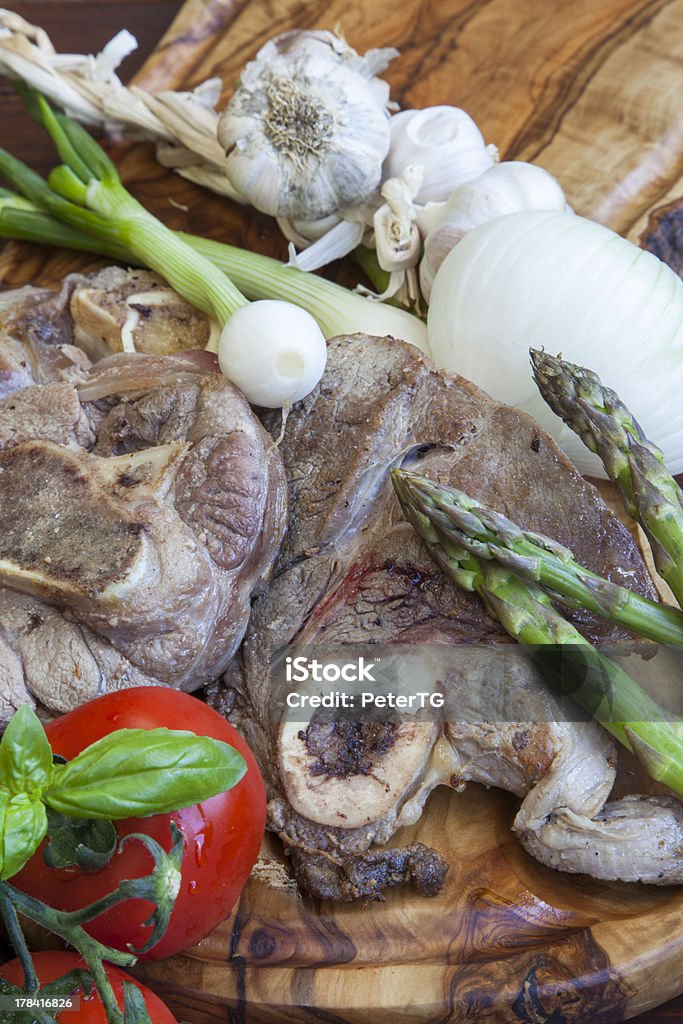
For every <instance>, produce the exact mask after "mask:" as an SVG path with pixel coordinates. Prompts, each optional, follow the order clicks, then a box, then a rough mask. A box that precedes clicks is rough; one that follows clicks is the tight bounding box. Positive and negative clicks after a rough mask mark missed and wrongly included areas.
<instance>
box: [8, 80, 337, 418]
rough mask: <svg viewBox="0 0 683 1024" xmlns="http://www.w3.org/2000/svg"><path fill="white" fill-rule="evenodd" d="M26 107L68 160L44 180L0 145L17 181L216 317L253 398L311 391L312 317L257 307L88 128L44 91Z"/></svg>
mask: <svg viewBox="0 0 683 1024" xmlns="http://www.w3.org/2000/svg"><path fill="white" fill-rule="evenodd" d="M29 107H30V109H32V111H33V112H34V113H37V114H38V116H39V119H40V120H41V121H42V123H43V125H44V127H45V128H46V129H47V131H48V133H49V134H50V136H51V138H52V140H53V142H54V143H55V146H56V147H57V151H58V153H59V155H60V157H61V158H62V160H63V161H64V163H63V164H62V165H61V166H60V167H57V168H55V169H54V170H53V171H52V172H51V174H50V176H49V178H48V181H47V182H45V181H44V180H43V179H42V178H40V176H39V175H36V174H34V173H33V172H32V171H31V170H30V169H29V168H28V167H26V166H25V165H24V164H22V163H21V162H20V161H18V160H15V159H14V158H13V157H12V156H11V155H10V154H9V153H7V152H5V151H1V150H0V172H2V173H4V174H5V176H6V177H7V178H8V179H9V181H10V182H11V183H12V184H13V185H14V186H15V188H18V189H19V190H20V191H21V192H22V193H23V195H24V196H25V197H26V198H28V199H30V200H32V201H33V202H34V203H35V204H36V205H37V206H39V207H40V208H41V209H43V210H44V211H47V212H48V213H51V214H53V215H54V216H55V217H57V218H59V219H60V220H61V221H63V222H65V223H66V224H67V225H69V227H70V228H76V229H78V230H79V231H83V232H84V233H85V234H87V235H90V236H92V237H93V238H96V239H98V240H99V241H101V242H103V243H104V246H105V247H106V251H107V252H113V253H114V254H115V255H117V256H120V255H121V254H122V253H123V252H130V253H131V254H132V255H133V257H135V259H136V262H139V263H142V264H143V265H144V266H148V267H150V268H151V269H152V270H156V271H157V272H158V273H160V274H161V275H162V276H163V277H164V278H165V279H166V280H167V281H168V283H169V284H170V285H171V286H172V287H173V288H174V289H175V290H176V291H177V292H178V293H179V294H180V295H182V296H184V298H186V299H187V300H188V302H190V303H192V305H194V306H196V307H197V308H199V309H201V310H203V311H204V312H205V313H207V314H208V315H209V316H212V317H213V318H214V319H215V320H217V321H218V323H219V325H220V327H221V328H222V330H221V335H220V340H219V342H218V346H217V351H218V361H219V365H220V367H221V370H222V371H223V373H225V375H226V376H228V377H229V378H230V379H231V380H232V381H233V382H234V383H235V384H237V385H238V386H239V387H240V388H241V389H242V391H243V392H244V393H245V395H246V397H247V398H248V399H249V401H250V402H252V403H253V404H255V405H265V406H269V407H272V408H277V407H280V406H289V405H291V404H292V403H293V402H296V401H299V400H300V399H301V398H303V397H304V396H305V395H307V394H308V393H309V391H311V390H312V388H313V387H314V386H315V385H316V384H317V383H318V381H319V380H320V377H321V376H322V374H323V371H324V369H325V362H326V358H327V349H326V345H325V339H324V337H323V335H322V333H321V331H320V328H319V327H318V325H317V323H316V321H315V319H314V318H313V317H312V316H310V315H309V314H308V313H307V312H305V311H304V310H303V309H301V308H298V307H296V306H294V305H293V304H291V303H288V302H278V303H276V304H273V303H267V304H265V305H264V306H261V307H259V308H254V306H258V305H259V304H250V303H249V302H248V300H247V299H246V298H245V296H244V295H243V294H242V293H241V292H240V291H239V289H238V288H237V287H236V286H235V285H234V284H233V282H232V281H231V280H230V278H229V277H228V276H227V275H226V274H225V273H224V272H222V271H221V270H219V269H218V268H217V267H216V266H215V265H214V264H213V263H212V262H211V261H210V260H209V259H208V258H207V257H206V256H204V255H202V254H201V253H198V252H197V251H195V250H194V249H192V248H191V247H190V246H189V245H188V244H187V242H185V241H184V240H183V239H182V238H181V237H180V236H179V235H177V234H176V233H174V232H173V231H171V230H170V229H169V228H167V227H166V226H165V225H164V224H162V223H161V221H159V220H157V218H156V217H154V216H153V215H152V214H151V213H149V211H147V210H146V209H145V208H144V206H142V204H141V203H139V202H138V201H137V199H135V198H134V197H133V196H132V195H131V194H130V193H129V192H128V191H127V189H125V188H124V186H123V184H122V183H121V180H120V178H119V175H118V172H117V170H116V167H115V166H114V164H113V163H112V161H111V160H110V159H109V157H108V156H107V155H106V153H105V152H104V151H103V150H102V149H101V148H100V146H99V145H98V144H97V143H96V142H95V140H94V139H92V138H91V137H90V135H88V133H87V132H86V131H85V129H84V128H82V127H81V126H80V125H79V124H77V123H76V122H75V121H73V120H71V119H70V118H69V117H66V116H64V115H60V114H56V113H55V112H54V111H53V110H52V109H51V107H50V106H49V104H48V103H47V102H46V101H45V100H44V99H43V97H42V96H37V97H35V96H31V97H29ZM23 212H24V213H26V210H25V209H24V211H23ZM73 240H74V239H73V236H71V239H70V243H73ZM89 248H91V247H89ZM117 250H118V252H117Z"/></svg>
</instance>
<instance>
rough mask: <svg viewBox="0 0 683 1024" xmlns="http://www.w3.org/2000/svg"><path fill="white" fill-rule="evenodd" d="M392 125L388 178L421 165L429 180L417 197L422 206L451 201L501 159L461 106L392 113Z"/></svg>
mask: <svg viewBox="0 0 683 1024" xmlns="http://www.w3.org/2000/svg"><path fill="white" fill-rule="evenodd" d="M390 128H391V145H390V147H389V152H388V154H387V158H386V160H385V162H384V171H383V177H384V179H385V180H386V179H387V178H398V177H400V176H401V175H402V174H403V173H404V171H405V169H406V167H408V166H410V165H411V164H422V166H423V167H424V179H423V182H422V186H421V188H420V191H419V192H418V194H417V195H416V197H415V201H416V202H417V203H420V204H425V203H429V202H439V201H443V200H446V199H448V197H449V196H450V195H451V193H452V192H453V191H454V189H456V188H458V186H459V185H462V184H464V183H465V182H466V181H471V180H472V178H476V177H478V176H479V175H480V174H482V173H483V172H484V171H486V170H487V169H488V168H489V167H492V166H493V165H494V164H495V163H496V161H497V160H498V150H497V148H496V147H495V146H493V145H489V146H487V145H486V143H485V142H484V136H483V135H482V134H481V132H480V131H479V129H478V128H477V126H476V124H475V123H474V121H473V120H472V118H471V117H470V116H469V114H466V113H465V111H464V110H460V109H459V108H458V107H449V106H438V107H426V108H425V109H424V110H402V111H401V112H400V113H398V114H394V115H393V117H392V118H391V122H390Z"/></svg>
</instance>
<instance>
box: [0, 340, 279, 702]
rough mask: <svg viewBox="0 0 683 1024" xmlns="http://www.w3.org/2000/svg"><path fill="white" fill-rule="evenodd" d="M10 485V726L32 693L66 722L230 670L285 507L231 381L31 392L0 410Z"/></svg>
mask: <svg viewBox="0 0 683 1024" xmlns="http://www.w3.org/2000/svg"><path fill="white" fill-rule="evenodd" d="M0 479H2V487H1V488H0V517H1V518H2V521H3V523H4V524H5V528H4V529H3V531H2V533H1V534H0V582H2V583H3V584H4V586H5V588H6V589H5V590H2V591H0V647H1V648H2V651H3V653H4V655H5V657H4V659H2V668H0V672H2V673H3V674H4V676H6V677H7V683H6V686H5V687H4V693H5V697H6V704H7V705H8V706H7V707H6V708H5V709H4V710H5V717H6V716H7V714H8V713H9V712H10V710H11V706H16V704H17V703H18V702H21V700H25V699H27V698H28V695H29V694H33V695H34V696H35V697H36V698H37V699H38V700H39V701H40V703H42V704H44V705H46V706H47V707H48V708H50V709H52V710H55V711H65V710H68V708H69V707H72V706H75V705H76V704H78V703H81V702H82V701H83V700H85V699H87V698H88V697H91V696H94V695H96V694H97V693H99V692H101V691H103V690H106V689H110V688H117V687H120V686H126V685H136V684H139V683H144V682H158V683H162V684H168V685H170V686H175V687H178V688H182V689H186V690H192V689H196V688H197V687H199V686H201V685H203V684H205V683H206V682H208V681H209V680H211V679H214V678H215V677H216V676H217V675H218V674H219V673H220V672H222V671H223V670H224V669H225V666H226V665H227V663H228V661H229V660H230V658H231V656H232V654H233V653H234V651H235V649H236V648H237V646H238V645H239V643H240V640H241V638H242V634H243V632H244V629H245V626H246V622H247V618H248V615H249V609H250V602H251V597H252V593H253V592H254V591H255V590H257V589H258V587H259V586H260V584H261V582H262V581H263V580H264V579H266V578H267V577H268V575H269V573H270V569H271V566H272V563H273V560H274V558H275V555H276V553H277V550H278V548H279V545H280V542H281V539H282V533H283V530H284V525H285V511H286V493H285V483H284V476H283V470H282V464H281V460H280V457H279V454H278V452H277V449H276V448H275V446H274V444H273V442H272V441H271V439H270V437H269V436H268V434H267V433H266V432H265V430H264V429H263V428H262V427H261V425H260V424H259V422H258V420H257V419H256V418H255V417H254V416H253V414H252V412H251V410H250V408H249V406H248V404H247V402H246V401H245V400H244V398H243V397H242V395H241V394H240V393H239V392H238V391H237V389H236V388H234V387H233V386H232V385H231V384H230V383H229V382H228V381H227V380H226V379H225V378H224V377H222V376H221V375H219V374H212V373H207V372H205V371H203V370H201V369H200V368H199V367H197V366H196V365H194V364H192V363H190V362H188V361H187V360H186V359H183V358H180V357H173V356H169V357H153V356H142V355H133V356H126V355H119V356H112V357H111V358H110V359H108V360H104V361H102V362H100V363H99V364H98V365H97V367H96V368H95V369H94V370H93V371H92V372H91V373H90V375H89V376H88V378H87V380H86V381H85V382H84V383H83V384H82V385H81V386H80V387H75V386H74V385H73V384H68V383H66V382H62V383H53V384H49V385H46V386H44V387H29V388H25V389H24V390H23V391H21V392H19V393H18V394H15V395H12V396H10V397H9V398H6V399H5V400H4V401H3V402H0ZM15 655H17V657H15ZM46 655H47V656H46Z"/></svg>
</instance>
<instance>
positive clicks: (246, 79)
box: [217, 32, 393, 220]
mask: <svg viewBox="0 0 683 1024" xmlns="http://www.w3.org/2000/svg"><path fill="white" fill-rule="evenodd" d="M331 35H332V34H331V33H307V32H301V33H295V34H292V33H287V34H286V36H285V37H284V38H283V37H278V38H277V39H275V40H272V41H271V42H270V43H267V44H266V46H265V47H263V49H262V50H261V51H260V52H259V54H258V55H257V57H256V60H254V61H252V62H251V63H250V64H248V65H247V67H246V68H245V70H244V72H243V74H242V79H241V84H240V86H239V88H238V89H237V91H236V92H235V94H234V95H233V97H232V99H231V100H230V101H229V103H228V105H227V107H226V109H225V110H224V111H223V114H222V115H221V117H220V119H219V122H218V128H217V135H218V141H219V142H220V144H221V146H223V148H224V150H225V152H226V156H227V165H226V169H227V175H228V178H229V180H230V182H231V184H232V186H233V187H234V188H235V189H236V190H237V191H238V192H239V193H240V194H241V195H243V196H244V197H245V198H246V200H247V201H248V202H250V203H251V204H252V205H253V206H255V207H256V208H257V209H259V210H261V211H262V212H263V213H268V214H271V215H272V216H276V217H285V218H289V219H293V220H297V219H302V220H316V219H319V218H322V217H327V216H328V215H330V214H333V213H335V212H336V211H338V210H340V209H342V208H344V207H347V206H352V205H354V204H357V203H360V202H362V201H363V200H364V199H365V198H366V197H367V196H368V195H370V193H372V192H373V191H374V189H375V188H376V187H377V185H378V184H379V181H380V177H381V173H382V163H383V160H384V157H385V156H386V154H387V151H388V149H389V115H388V91H389V87H388V85H387V83H386V82H381V80H380V79H376V78H373V77H372V74H373V69H374V68H375V67H377V66H378V58H377V57H376V56H375V57H372V56H371V54H368V55H366V57H365V58H362V57H360V56H359V55H358V54H357V53H356V52H355V51H354V50H351V48H350V47H347V45H346V44H345V43H343V41H339V42H338V44H335V45H332V44H331V43H330V42H329V39H328V36H331ZM332 38H336V37H332ZM340 48H341V52H339V51H340ZM392 55H393V53H392ZM382 59H383V60H384V65H382V66H385V64H386V62H387V61H388V59H390V58H388V57H387V56H386V55H385V57H384V58H382ZM381 64H382V60H379V65H381Z"/></svg>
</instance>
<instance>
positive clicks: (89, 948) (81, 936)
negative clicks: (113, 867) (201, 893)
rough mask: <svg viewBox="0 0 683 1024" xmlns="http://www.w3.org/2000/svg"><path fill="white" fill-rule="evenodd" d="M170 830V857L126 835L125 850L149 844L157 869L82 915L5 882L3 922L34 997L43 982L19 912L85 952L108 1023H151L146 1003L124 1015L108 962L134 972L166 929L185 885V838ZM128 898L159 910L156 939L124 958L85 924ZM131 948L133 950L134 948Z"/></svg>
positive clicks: (0, 888)
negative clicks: (182, 864)
mask: <svg viewBox="0 0 683 1024" xmlns="http://www.w3.org/2000/svg"><path fill="white" fill-rule="evenodd" d="M170 827H171V838H172V846H171V851H170V853H166V851H165V850H164V849H163V847H162V846H160V845H159V843H157V842H156V840H154V839H152V838H151V837H150V836H147V835H144V834H142V833H140V834H138V833H135V834H131V835H128V836H126V837H125V838H124V839H123V840H122V843H121V845H122V844H123V843H124V842H129V841H130V840H131V839H137V840H139V841H140V842H142V843H144V845H145V846H146V847H147V849H148V851H149V853H150V854H151V856H152V858H153V860H154V870H153V871H152V872H151V874H149V875H145V876H144V877H142V878H133V879H124V881H122V882H120V883H119V885H118V886H117V887H116V889H115V890H114V891H113V892H110V893H108V894H107V895H106V896H103V897H102V898H101V899H99V900H96V901H95V902H94V903H90V904H88V906H86V907H81V908H80V909H79V910H71V911H66V910H56V909H55V908H54V907H50V906H48V905H47V904H46V903H43V902H42V901H41V900H38V899H36V898H35V897H34V896H30V895H29V894H28V893H25V892H21V890H20V889H16V888H15V887H14V886H13V885H12V884H11V883H10V882H7V881H0V917H2V920H3V921H4V924H5V927H6V929H7V934H8V936H9V939H10V941H11V943H12V945H13V946H14V949H15V951H16V954H17V957H18V958H19V960H20V962H21V966H22V969H23V971H24V979H25V981H24V984H25V988H26V990H27V991H28V992H29V993H35V992H37V991H38V988H39V985H38V978H37V976H36V972H35V968H34V965H33V960H32V959H31V954H30V952H29V950H28V946H27V945H26V939H25V938H24V933H23V931H22V929H21V924H20V922H19V917H18V913H17V911H18V912H19V913H21V914H23V915H24V916H25V917H28V918H29V919H30V920H31V921H34V922H35V923H36V924H39V925H41V926H42V927H43V928H47V929H48V931H51V932H53V934H55V935H59V936H60V938H62V939H65V940H66V942H68V943H69V945H71V946H73V948H74V949H75V950H76V951H77V952H78V953H80V955H81V956H82V957H83V960H84V962H85V963H86V965H87V967H88V971H89V972H90V975H91V976H92V979H93V981H94V983H95V988H96V990H97V994H98V995H99V997H100V999H101V1001H102V1006H103V1007H104V1010H105V1013H106V1015H107V1021H108V1024H128V1020H127V1018H129V1017H130V1016H131V1014H132V1015H133V1018H134V1020H135V1024H151V1022H150V1021H149V1015H148V1014H147V1011H146V1009H145V1007H144V1001H143V1004H142V1005H137V1002H135V1005H134V1006H133V1004H131V1006H130V1010H129V1013H128V1014H125V1013H122V1012H121V1009H120V1007H119V1005H118V1003H117V1002H116V997H115V996H114V990H113V989H112V987H111V984H110V982H109V979H108V978H107V974H106V971H105V968H104V964H103V961H104V960H107V961H108V962H109V963H113V964H116V965H117V966H119V967H130V966H132V965H133V964H134V963H135V962H136V955H135V954H136V953H139V952H144V951H146V950H147V949H150V948H151V947H152V946H153V945H155V943H156V942H158V941H159V939H160V938H161V936H162V935H163V933H164V931H165V930H166V925H167V924H168V919H169V917H170V916H171V912H172V910H173V907H174V904H175V897H176V895H177V893H178V887H179V885H180V862H181V860H182V855H183V836H182V833H181V832H180V830H179V829H178V828H177V827H176V825H175V824H174V823H173V822H171V823H170ZM128 899H144V900H149V901H150V902H151V903H153V904H154V910H153V912H152V915H151V917H150V918H149V921H148V922H147V923H148V924H149V925H152V926H153V928H152V934H151V935H150V937H149V939H148V940H147V942H146V943H145V945H144V946H143V947H142V948H141V949H139V950H135V951H134V952H133V951H131V952H129V953H123V952H121V951H120V950H117V949H112V948H111V947H109V946H105V945H104V944H103V943H101V942H99V941H98V940H97V939H95V938H93V937H92V936H91V935H89V934H88V933H87V932H86V931H85V930H84V928H83V925H84V924H86V923H87V922H88V921H91V920H92V919H93V918H94V917H99V915H100V914H102V913H104V912H105V911H106V910H110V909H111V908H112V907H114V906H116V905H117V904H118V903H122V902H123V901H124V900H128ZM130 948H131V950H132V947H130ZM138 1002H139V1001H138ZM51 1019H52V1018H50V1017H49V1015H48V1016H46V1017H45V1020H44V1024H48V1022H49V1021H50V1020H51Z"/></svg>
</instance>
